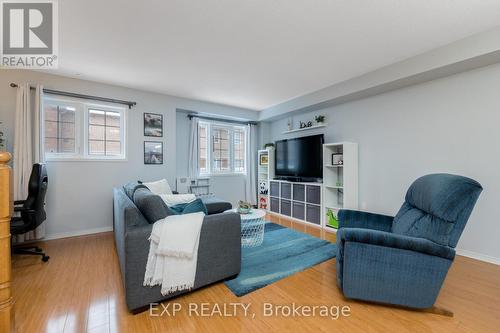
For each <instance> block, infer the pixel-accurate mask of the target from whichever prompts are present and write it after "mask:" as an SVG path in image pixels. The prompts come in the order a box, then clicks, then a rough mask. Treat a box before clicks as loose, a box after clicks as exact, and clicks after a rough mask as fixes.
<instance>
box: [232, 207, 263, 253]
mask: <svg viewBox="0 0 500 333" xmlns="http://www.w3.org/2000/svg"><path fill="white" fill-rule="evenodd" d="M228 212H233V213H236V214H239V213H238V211H237V210H236V209H230V210H228ZM239 215H240V217H241V247H255V246H259V245H261V244H262V242H263V241H264V225H265V224H266V221H265V220H264V216H266V212H265V211H264V210H262V209H252V211H251V212H250V213H249V214H239Z"/></svg>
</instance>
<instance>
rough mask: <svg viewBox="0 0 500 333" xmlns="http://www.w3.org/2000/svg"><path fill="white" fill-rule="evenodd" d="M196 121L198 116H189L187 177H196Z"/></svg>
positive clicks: (197, 121)
mask: <svg viewBox="0 0 500 333" xmlns="http://www.w3.org/2000/svg"><path fill="white" fill-rule="evenodd" d="M198 123H199V119H198V118H196V117H192V118H191V125H190V128H189V150H188V177H189V178H190V179H196V178H198Z"/></svg>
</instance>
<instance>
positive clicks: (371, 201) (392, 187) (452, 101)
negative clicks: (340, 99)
mask: <svg viewBox="0 0 500 333" xmlns="http://www.w3.org/2000/svg"><path fill="white" fill-rule="evenodd" d="M499 87H500V64H497V65H492V66H489V67H483V68H480V69H476V70H474V71H470V72H465V73H461V74H457V75H454V76H450V77H447V78H443V79H439V80H435V81H431V82H427V83H423V84H420V85H416V86H412V87H408V88H405V89H400V90H396V91H393V92H389V93H385V94H382V95H378V96H374V97H370V98H366V99H362V100H358V101H354V102H350V103H346V104H342V105H339V106H335V107H331V108H328V109H323V110H320V111H316V112H314V113H309V114H302V115H300V116H294V117H293V120H294V124H295V126H298V125H297V124H298V121H299V120H311V119H313V118H314V115H317V114H325V115H326V121H327V122H328V127H327V128H326V129H325V130H324V131H321V130H317V131H310V132H302V133H301V135H312V134H317V133H324V134H325V140H326V142H335V141H353V142H357V143H359V182H360V183H359V203H360V208H361V209H363V210H368V211H374V212H379V213H385V214H395V213H396V212H397V210H398V209H399V207H400V205H401V203H402V202H403V199H404V195H405V192H406V190H407V188H408V186H409V185H410V184H411V182H412V181H413V180H414V179H416V178H417V177H419V176H422V175H424V174H427V173H432V172H448V173H456V174H461V175H464V176H468V177H471V178H474V179H476V180H477V181H479V182H480V183H481V184H482V185H483V187H484V191H483V193H482V195H481V197H480V198H479V201H478V203H477V205H476V208H475V210H474V212H473V214H472V216H471V218H470V220H469V223H468V224H467V227H466V229H465V231H464V233H463V235H462V238H461V240H460V242H459V244H458V248H459V249H461V250H462V253H466V254H469V255H471V256H478V255H479V256H481V257H482V258H483V259H490V260H491V261H495V262H497V263H500V242H498V235H500V223H499V222H498V215H499V209H498V205H499V202H500V179H499V177H498V169H499V165H500V130H499V129H500V125H499V124H500V94H499ZM287 119H288V118H283V119H280V120H276V121H274V122H272V124H271V128H270V135H271V139H272V140H273V141H275V140H278V139H281V138H284V137H286V136H284V135H282V134H281V133H282V132H283V131H284V130H286V127H287V125H286V124H287ZM290 137H291V136H290Z"/></svg>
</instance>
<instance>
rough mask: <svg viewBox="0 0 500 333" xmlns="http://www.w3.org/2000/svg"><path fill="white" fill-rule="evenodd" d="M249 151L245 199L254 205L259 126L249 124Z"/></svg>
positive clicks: (255, 199)
mask: <svg viewBox="0 0 500 333" xmlns="http://www.w3.org/2000/svg"><path fill="white" fill-rule="evenodd" d="M247 132H248V140H247V144H246V148H247V149H246V151H247V177H246V181H245V201H247V202H249V203H251V204H252V205H256V204H257V177H256V173H257V127H256V126H255V125H254V124H248V127H247Z"/></svg>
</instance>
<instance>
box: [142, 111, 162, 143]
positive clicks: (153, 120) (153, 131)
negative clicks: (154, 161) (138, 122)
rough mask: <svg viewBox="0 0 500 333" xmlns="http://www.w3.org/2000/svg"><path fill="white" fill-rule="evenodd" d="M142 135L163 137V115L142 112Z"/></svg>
mask: <svg viewBox="0 0 500 333" xmlns="http://www.w3.org/2000/svg"><path fill="white" fill-rule="evenodd" d="M144 136H153V137H157V138H161V137H163V115H161V114H156V113H144Z"/></svg>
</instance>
